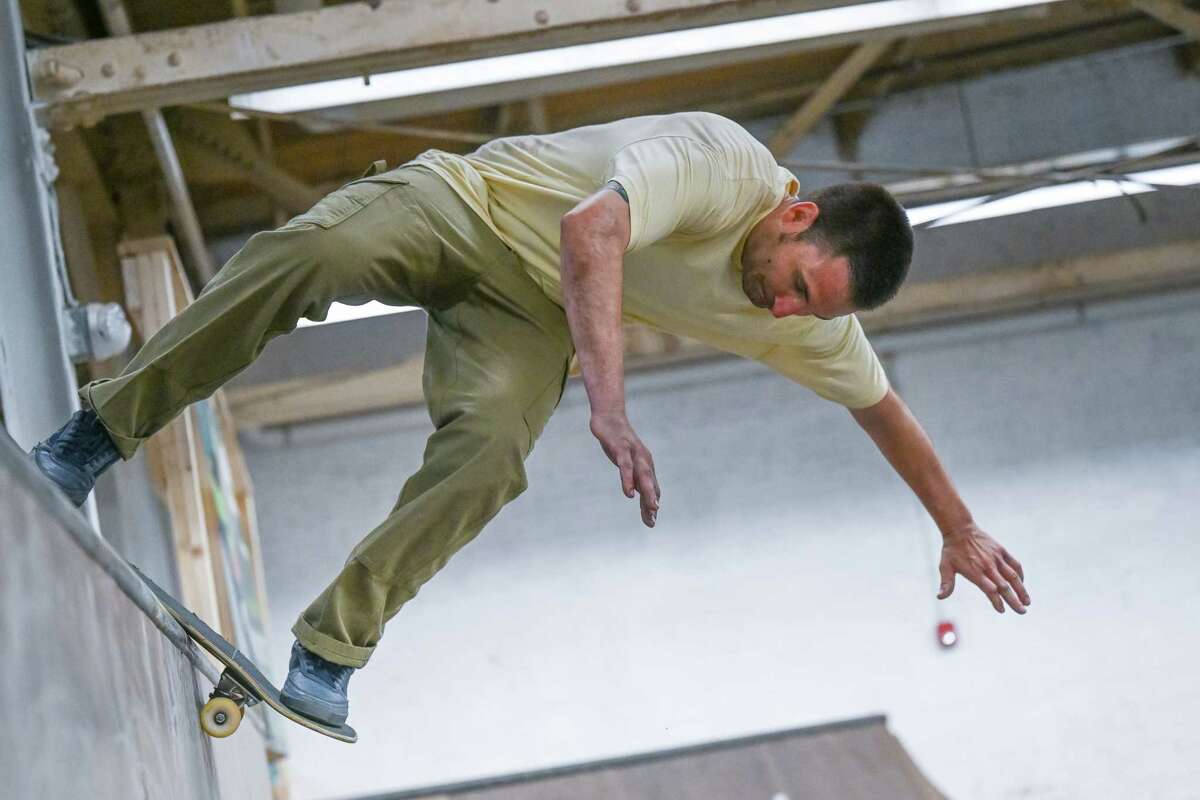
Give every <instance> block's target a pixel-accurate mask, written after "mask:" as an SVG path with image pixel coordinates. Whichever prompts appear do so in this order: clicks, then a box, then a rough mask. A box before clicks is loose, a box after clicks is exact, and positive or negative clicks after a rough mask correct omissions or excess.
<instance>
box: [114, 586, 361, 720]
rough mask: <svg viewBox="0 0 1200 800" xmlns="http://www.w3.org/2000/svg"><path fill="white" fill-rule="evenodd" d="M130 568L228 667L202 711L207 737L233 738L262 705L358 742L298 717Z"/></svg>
mask: <svg viewBox="0 0 1200 800" xmlns="http://www.w3.org/2000/svg"><path fill="white" fill-rule="evenodd" d="M129 566H130V567H133V571H134V572H135V573H137V576H138V577H139V578H141V579H142V580H143V581H144V582H145V584H146V586H148V587H149V588H150V591H152V592H154V596H155V597H157V598H158V601H159V602H160V603H161V604H162V606H163V608H165V609H166V610H167V613H168V614H170V615H171V616H172V617H174V618H175V620H176V621H177V622H178V623H179V624H180V626H181V627H182V628H183V629H184V631H186V632H187V635H188V636H190V637H191V638H192V639H193V640H194V641H195V642H196V644H198V645H200V646H201V647H203V648H204V649H205V650H207V651H208V652H209V653H211V654H212V655H213V657H214V658H216V659H217V660H218V661H220V662H221V664H222V666H224V667H225V671H224V672H222V673H221V680H220V681H219V682H218V683H217V685H216V686H215V687H214V688H213V692H212V694H211V695H210V696H209V699H208V702H207V703H205V704H204V707H203V708H202V709H201V711H200V727H201V728H202V729H203V730H204V732H205V733H207V734H208V735H209V736H214V737H217V738H222V737H225V736H229V735H230V734H232V733H233V732H234V731H235V730H237V727H238V725H239V724H240V723H241V721H242V713H243V707H244V706H252V705H254V704H256V703H258V702H259V701H262V702H264V703H266V704H267V705H268V706H270V707H271V708H272V709H273V710H274V711H276V712H277V713H279V714H280V715H281V716H284V717H287V718H288V719H290V720H291V721H292V722H295V723H296V724H297V725H303V726H304V727H306V728H308V729H309V730H311V731H316V732H317V733H320V734H323V735H325V736H328V737H330V738H331V739H337V740H338V741H341V742H351V743H353V742H356V741H358V734H357V733H355V732H354V729H353V728H351V727H350V726H349V725H340V726H337V727H333V726H330V725H326V724H324V723H322V722H317V721H316V720H312V719H309V718H308V717H305V716H303V715H302V714H297V713H296V712H295V711H293V710H291V709H290V708H288V707H287V706H285V705H284V704H283V701H282V700H281V699H280V698H279V690H278V689H276V688H275V686H274V685H273V684H272V683H271V682H270V681H269V680H267V678H266V676H265V675H263V674H262V672H261V671H260V670H259V669H258V667H256V666H254V664H253V663H252V662H251V661H250V659H248V658H246V656H245V655H244V654H243V653H241V652H240V651H239V650H238V649H237V648H236V647H234V646H233V645H232V644H230V643H229V642H228V641H226V640H225V638H224V637H223V636H221V634H219V633H217V632H216V631H214V630H213V629H212V628H210V627H209V626H208V625H207V624H205V622H204V620H202V619H200V618H199V617H197V616H196V615H195V614H193V613H192V612H191V611H189V610H188V609H187V608H185V607H184V606H183V604H182V603H180V602H179V601H178V600H176V599H175V598H174V597H172V596H171V595H170V593H168V592H167V591H166V590H165V589H163V588H162V587H161V586H159V585H158V584H157V583H155V582H154V581H152V580H151V579H150V578H148V577H147V576H146V575H145V573H143V572H142V571H141V570H140V569H138V568H137V567H135V566H133V565H132V564H130V565H129Z"/></svg>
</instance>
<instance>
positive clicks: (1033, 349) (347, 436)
mask: <svg viewBox="0 0 1200 800" xmlns="http://www.w3.org/2000/svg"><path fill="white" fill-rule="evenodd" d="M1198 300H1200V294H1197V293H1191V294H1179V295H1176V296H1174V297H1168V298H1158V299H1147V300H1140V301H1128V302H1122V303H1115V304H1108V305H1102V306H1093V307H1090V308H1088V309H1086V310H1084V311H1081V310H1078V309H1074V310H1068V311H1063V312H1056V313H1050V314H1044V315H1040V316H1032V317H1025V318H1022V319H1018V320H1010V321H1002V322H993V323H988V324H977V325H972V326H963V327H958V328H952V329H945V330H941V331H931V332H927V333H923V334H919V335H915V334H914V335H908V336H904V337H893V338H890V339H886V338H885V339H881V340H879V341H878V342H877V345H878V347H879V349H880V350H881V351H882V352H883V353H885V354H886V355H887V357H888V360H889V363H890V373H891V375H892V377H893V379H894V380H895V382H896V383H897V385H898V386H899V387H900V388H901V390H902V392H903V394H904V395H905V397H906V398H907V400H908V402H909V403H910V405H911V406H912V407H913V409H914V411H915V412H916V414H917V415H918V416H919V417H920V418H921V419H922V420H923V421H924V423H925V425H926V427H927V428H928V430H929V431H930V433H931V434H932V436H933V438H934V440H935V442H936V443H937V444H938V445H939V448H940V452H941V453H942V456H943V458H944V460H945V462H946V464H947V466H948V467H949V469H950V470H951V472H952V474H953V475H954V476H955V477H956V479H957V482H958V484H959V486H960V488H961V490H962V493H963V495H964V496H965V498H966V499H967V501H968V503H969V504H970V505H971V507H972V508H973V510H974V512H975V514H976V516H977V518H978V520H979V522H980V523H981V524H982V525H983V526H984V527H985V528H986V529H988V530H990V531H991V532H993V533H994V534H995V535H996V536H997V537H998V538H1000V539H1001V540H1002V541H1003V542H1004V543H1005V544H1006V545H1007V546H1008V547H1010V548H1011V549H1012V550H1013V552H1015V553H1016V554H1018V556H1019V557H1020V558H1021V559H1022V560H1023V561H1024V563H1025V565H1026V568H1027V573H1028V579H1029V586H1030V589H1031V591H1032V593H1033V597H1034V605H1033V608H1032V610H1031V612H1030V614H1029V615H1027V616H1026V617H1018V616H1016V615H1014V614H1011V613H1009V614H1006V615H1004V616H998V615H996V614H995V612H993V611H992V610H991V609H990V607H989V606H988V605H987V603H986V601H985V600H984V599H983V597H982V596H981V595H979V594H978V593H977V591H976V590H974V589H973V587H970V586H969V585H965V584H962V583H961V582H960V586H959V588H958V591H957V592H956V594H955V595H954V597H953V598H951V599H950V600H949V601H947V602H945V603H944V604H940V605H939V604H938V603H937V602H936V601H935V600H934V594H935V591H936V584H937V579H936V576H935V566H934V565H935V558H936V555H937V544H936V539H935V535H936V534H935V531H934V530H933V528H932V526H931V524H930V523H929V522H928V521H927V519H926V518H925V517H924V515H923V513H922V512H921V510H920V509H919V507H918V505H917V503H916V501H915V500H913V499H912V497H911V496H910V495H909V494H908V492H907V490H906V489H905V488H904V487H903V486H902V484H901V483H900V482H899V481H898V479H897V478H896V477H895V476H894V475H892V474H891V473H890V471H889V469H888V468H887V466H886V465H885V464H884V462H883V461H882V459H881V458H879V456H878V455H877V454H876V453H875V452H874V451H873V449H872V447H871V445H870V443H869V442H868V440H867V439H866V437H865V436H863V435H862V434H861V433H859V432H858V431H857V429H856V428H855V426H854V425H853V423H852V421H851V420H850V418H849V417H848V415H846V413H845V412H844V411H842V410H841V409H839V408H838V407H836V406H834V405H831V404H827V403H824V402H822V401H820V400H818V399H816V398H814V397H812V396H811V395H809V394H808V393H807V392H805V391H804V390H802V389H799V388H797V387H795V386H794V385H792V384H789V383H788V382H786V381H784V380H783V379H781V378H778V377H776V376H775V375H773V374H772V373H770V372H768V371H766V370H764V369H761V368H759V367H757V366H755V365H753V364H749V363H745V362H738V361H727V362H718V363H715V364H708V365H699V366H694V367H689V368H685V369H679V370H674V371H668V372H662V373H658V374H653V375H640V376H635V377H633V378H632V379H631V380H630V381H629V392H630V397H631V401H630V402H631V415H632V419H633V421H634V423H635V424H636V425H637V426H638V429H639V431H640V432H641V434H642V436H643V437H644V438H645V440H646V441H647V443H648V444H649V446H650V447H651V448H652V449H653V452H654V454H655V458H656V460H657V462H658V465H659V470H660V477H661V479H662V483H663V487H664V492H665V495H664V499H663V509H662V512H661V514H660V515H659V525H658V527H657V528H656V529H654V530H653V531H649V530H646V529H644V528H642V527H641V526H640V524H639V522H638V519H637V512H636V510H635V507H634V504H633V502H632V501H627V500H625V499H624V497H622V496H621V495H620V494H619V491H618V485H617V478H616V474H615V471H614V470H613V469H612V468H611V467H610V465H609V464H608V463H607V461H606V460H605V459H604V457H603V455H602V454H601V452H600V450H599V448H598V446H597V445H596V444H595V442H594V440H593V439H592V438H591V435H590V434H589V433H588V430H587V413H586V402H585V398H584V395H583V393H582V391H581V387H580V386H579V385H578V384H577V383H573V384H572V385H571V386H570V387H569V389H568V392H567V396H566V398H565V400H564V402H563V407H562V408H561V409H560V411H559V413H558V414H557V415H556V416H555V417H554V419H552V420H551V422H550V425H549V426H548V428H547V430H546V433H545V435H544V437H543V440H542V441H541V443H540V444H539V445H538V448H537V450H536V451H535V452H534V454H533V456H532V458H531V460H530V464H529V472H530V483H531V489H530V490H529V491H528V492H527V493H526V494H525V495H524V496H523V497H521V498H520V499H519V500H518V501H516V502H515V503H514V504H513V505H512V506H510V507H509V508H508V509H506V510H505V511H504V512H503V513H502V514H501V516H500V517H499V518H498V519H497V521H496V522H495V523H494V524H493V525H492V526H491V527H490V528H489V529H488V530H487V531H486V532H485V533H484V535H483V536H481V537H480V539H479V540H477V541H476V542H474V543H473V544H471V545H470V546H469V547H467V548H466V550H465V551H464V552H463V553H461V554H460V555H459V556H458V557H456V559H455V560H454V561H453V562H451V564H450V566H449V567H448V568H447V569H446V570H444V571H443V572H442V573H441V574H439V575H438V576H437V577H436V578H435V579H434V580H433V581H432V582H431V583H430V584H429V585H427V587H426V588H425V589H424V590H423V591H422V593H421V594H420V595H419V596H418V598H417V599H416V600H415V601H414V602H413V603H412V604H411V605H410V606H408V607H407V608H406V609H405V610H404V611H403V612H402V613H401V614H400V615H399V616H398V617H397V618H396V619H395V620H393V622H392V623H391V624H390V626H389V628H388V634H387V637H386V638H385V640H384V642H383V644H382V646H381V648H380V650H379V652H378V653H377V655H376V657H375V659H374V661H373V662H372V663H371V665H370V666H369V667H368V668H367V669H365V670H364V671H362V672H361V673H360V674H358V675H356V676H355V678H354V680H353V682H352V683H351V697H352V716H351V723H352V724H354V725H355V726H356V727H357V729H358V730H359V733H360V736H361V741H360V743H359V744H358V745H356V746H355V747H354V748H351V749H349V750H348V751H347V750H346V749H343V748H337V749H335V747H334V745H332V744H329V745H327V744H326V743H325V742H324V741H321V740H317V739H316V738H315V737H305V738H300V737H296V738H295V739H294V741H293V754H292V755H293V772H294V777H295V779H296V784H297V788H298V790H299V792H298V794H299V796H300V797H342V796H351V795H353V794H355V793H366V792H371V791H383V790H386V789H395V788H402V787H407V786H415V785H421V784H428V783H436V782H442V781H452V780H458V779H464V778H469V777H475V776H482V775H489V774H499V773H505V772H511V771H516V770H524V769H533V768H538V767H544V766H549V765H554V764H561V763H570V762H577V761H583V760H589V759H595V758H602V757H608V756H613V755H619V754H625V753H632V752H639V751H646V750H652V749H657V748H663V747H671V746H677V745H682V744H688V743H694V742H701V741H706V740H711V739H717V738H723V737H729V736H736V735H742V734H747V733H753V732H759V731H763V730H770V729H778V728H785V727H789V726H796V725H804V724H810V723H818V722H822V721H826V720H831V719H837V718H844V717H847V716H853V715H859V714H865V713H872V712H885V713H887V714H888V716H889V718H890V720H891V724H892V728H893V731H894V732H895V733H896V735H897V736H898V737H899V738H900V740H901V742H903V743H904V745H905V746H906V747H907V748H908V749H909V750H910V752H912V754H913V756H914V758H915V759H916V761H917V763H918V764H919V765H920V766H921V768H922V769H923V770H924V771H925V773H926V774H927V775H928V776H929V777H930V779H931V780H932V781H933V782H934V783H935V784H937V785H938V786H939V787H940V788H942V789H943V790H944V791H946V792H947V793H948V794H949V795H950V796H951V797H958V798H972V800H1000V799H1001V798H1013V797H1026V798H1038V799H1039V800H1043V799H1044V800H1049V799H1050V798H1062V799H1063V800H1066V798H1078V797H1089V798H1114V800H1116V799H1117V798H1128V797H1155V798H1159V799H1160V800H1172V799H1174V798H1178V799H1179V800H1183V798H1190V797H1193V796H1194V788H1195V786H1196V785H1200V767H1197V765H1198V764H1200V737H1198V736H1197V735H1196V734H1195V733H1194V718H1195V715H1196V714H1197V713H1200V678H1197V673H1196V671H1195V669H1194V668H1193V667H1194V663H1195V660H1196V658H1197V657H1198V656H1200V640H1198V639H1197V636H1196V634H1195V624H1194V619H1193V617H1194V613H1193V610H1194V609H1195V608H1196V607H1197V603H1200V585H1198V584H1197V582H1196V580H1195V566H1196V564H1197V563H1200V539H1198V538H1197V536H1196V534H1197V532H1198V530H1197V523H1196V519H1197V518H1198V513H1200V500H1198V499H1197V495H1196V492H1195V486H1196V485H1197V481H1198V480H1200V427H1198V426H1197V421H1198V419H1200V401H1198V400H1197V397H1200V374H1198V371H1197V366H1198V362H1197V359H1196V353H1197V352H1200V311H1197V310H1196V309H1197V301H1198ZM427 432H428V422H427V421H426V419H425V418H424V416H423V414H422V413H421V412H418V411H411V412H405V413H396V414H387V415H380V416H376V417H369V418H362V419H360V420H357V421H351V422H346V423H340V424H325V425H319V426H310V427H306V428H298V429H294V430H291V431H288V432H285V433H278V434H276V435H273V436H259V437H256V438H247V439H246V440H245V441H244V445H245V447H246V451H247V457H248V459H249V462H250V466H251V470H252V472H253V474H254V479H255V482H256V487H257V498H258V506H259V510H260V515H261V521H262V526H263V535H264V548H265V558H266V569H267V578H268V583H269V590H270V594H271V598H272V609H273V613H274V614H275V615H276V616H275V617H274V619H273V620H272V634H273V636H274V638H275V641H276V643H277V645H278V647H277V650H278V653H277V655H278V658H279V663H277V664H276V665H275V666H276V670H277V671H281V670H282V668H283V665H282V658H283V656H284V654H285V653H286V644H285V643H286V641H287V628H288V627H289V626H290V624H291V622H292V620H293V618H294V617H295V615H296V614H298V613H299V612H300V610H301V609H302V608H303V607H304V605H305V604H307V602H308V601H309V600H311V598H312V597H314V596H315V595H316V594H317V593H318V592H319V591H320V590H321V589H322V588H323V587H324V585H325V583H326V581H327V580H329V579H330V578H331V577H332V576H333V575H334V574H336V572H337V570H338V567H339V566H340V564H341V562H342V560H343V559H344V558H345V556H346V554H347V552H348V551H349V549H350V547H351V546H352V545H353V543H354V542H355V540H356V539H357V538H358V537H360V536H361V535H362V534H363V533H365V532H366V531H367V530H368V529H369V528H370V527H371V526H372V525H373V524H374V523H375V522H376V521H377V520H378V519H380V518H381V517H382V516H383V515H384V514H386V512H387V509H388V508H389V506H390V503H391V502H392V500H393V499H394V496H395V493H396V492H397V491H398V490H399V487H400V485H401V483H402V481H403V479H404V477H405V476H406V475H407V474H408V472H409V471H411V470H412V469H413V468H415V466H416V465H417V464H418V462H419V458H420V453H421V447H422V442H423V438H424V436H425V435H426V433H427ZM942 615H948V616H950V617H952V618H953V619H955V620H956V622H957V623H958V625H959V627H960V630H961V634H962V642H961V644H960V646H959V647H958V648H957V649H955V650H954V651H951V652H942V651H940V650H939V649H938V648H937V646H936V645H935V643H934V636H933V630H934V625H935V623H936V621H937V620H938V618H939V617H940V616H942Z"/></svg>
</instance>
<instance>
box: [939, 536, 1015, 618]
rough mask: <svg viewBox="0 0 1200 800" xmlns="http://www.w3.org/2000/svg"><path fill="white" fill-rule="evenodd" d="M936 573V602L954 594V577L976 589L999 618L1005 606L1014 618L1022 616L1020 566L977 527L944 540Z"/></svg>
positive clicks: (997, 543) (998, 544)
mask: <svg viewBox="0 0 1200 800" xmlns="http://www.w3.org/2000/svg"><path fill="white" fill-rule="evenodd" d="M938 571H939V572H940V573H941V576H942V585H941V588H940V591H938V599H939V600H945V599H946V598H947V597H949V596H950V594H951V593H952V592H953V591H954V575H955V573H958V574H959V575H962V576H963V577H964V578H966V579H967V580H969V581H970V582H971V583H973V584H975V585H976V586H978V587H979V588H980V590H981V591H982V592H983V593H984V594H986V595H987V597H988V599H989V600H991V601H992V606H993V607H994V608H995V609H996V611H998V612H999V613H1001V614H1003V613H1004V604H1005V603H1008V605H1009V607H1011V608H1012V610H1013V611H1016V612H1017V613H1018V614H1024V613H1025V610H1026V607H1027V606H1029V604H1030V600H1029V592H1027V591H1026V590H1025V571H1024V570H1023V569H1022V568H1021V563H1020V562H1019V561H1017V560H1016V559H1015V558H1013V557H1012V556H1011V555H1009V553H1008V551H1007V550H1005V549H1004V548H1003V547H1001V546H1000V543H999V542H997V541H996V540H995V539H993V538H992V537H991V536H988V535H987V534H986V533H984V531H983V530H981V529H980V528H979V527H978V526H977V525H974V524H972V525H968V526H966V527H964V528H962V529H961V530H958V531H955V532H953V533H951V534H948V535H947V536H946V540H945V542H944V543H943V545H942V563H941V566H940V567H939V570H938Z"/></svg>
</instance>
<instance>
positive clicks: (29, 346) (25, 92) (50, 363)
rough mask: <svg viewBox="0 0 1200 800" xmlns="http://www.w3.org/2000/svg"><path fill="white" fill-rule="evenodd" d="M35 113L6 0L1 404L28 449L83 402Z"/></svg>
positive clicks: (0, 13) (17, 15) (1, 97)
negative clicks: (69, 343)
mask: <svg viewBox="0 0 1200 800" xmlns="http://www.w3.org/2000/svg"><path fill="white" fill-rule="evenodd" d="M36 136H37V128H36V125H35V124H34V121H33V117H32V114H31V112H30V101H29V82H28V79H27V74H26V66H25V40H24V34H23V33H22V27H21V10H20V8H19V6H18V3H17V0H0V219H3V221H4V224H2V225H0V409H2V410H3V414H4V427H5V428H7V429H8V432H9V434H10V435H11V436H12V437H13V438H14V439H15V440H16V441H17V443H18V444H19V445H20V446H21V447H23V448H25V449H28V448H30V447H32V446H33V445H34V443H36V442H37V441H38V440H39V439H41V438H43V437H44V436H46V435H47V434H48V433H51V432H52V431H54V430H55V429H56V428H58V426H59V425H61V424H62V423H63V422H64V421H65V420H66V418H67V417H68V416H70V414H71V413H72V412H73V411H75V410H76V409H77V408H78V407H79V404H78V401H77V399H76V397H75V389H76V388H77V387H76V382H75V373H74V370H73V368H72V366H71V362H70V359H69V358H68V357H67V352H66V347H65V344H64V337H63V330H62V322H61V319H62V317H61V314H60V311H61V310H62V308H63V306H64V301H63V287H62V284H61V282H60V279H59V268H58V258H59V257H60V256H59V255H58V248H57V246H56V244H55V243H56V241H57V236H58V232H57V230H56V229H55V225H54V222H53V221H52V217H51V212H50V209H51V205H50V204H51V203H53V202H54V198H53V195H52V191H51V187H50V182H49V177H48V170H47V169H45V168H44V166H43V165H41V163H40V159H39V155H38V153H39V146H38V142H37V138H36Z"/></svg>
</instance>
